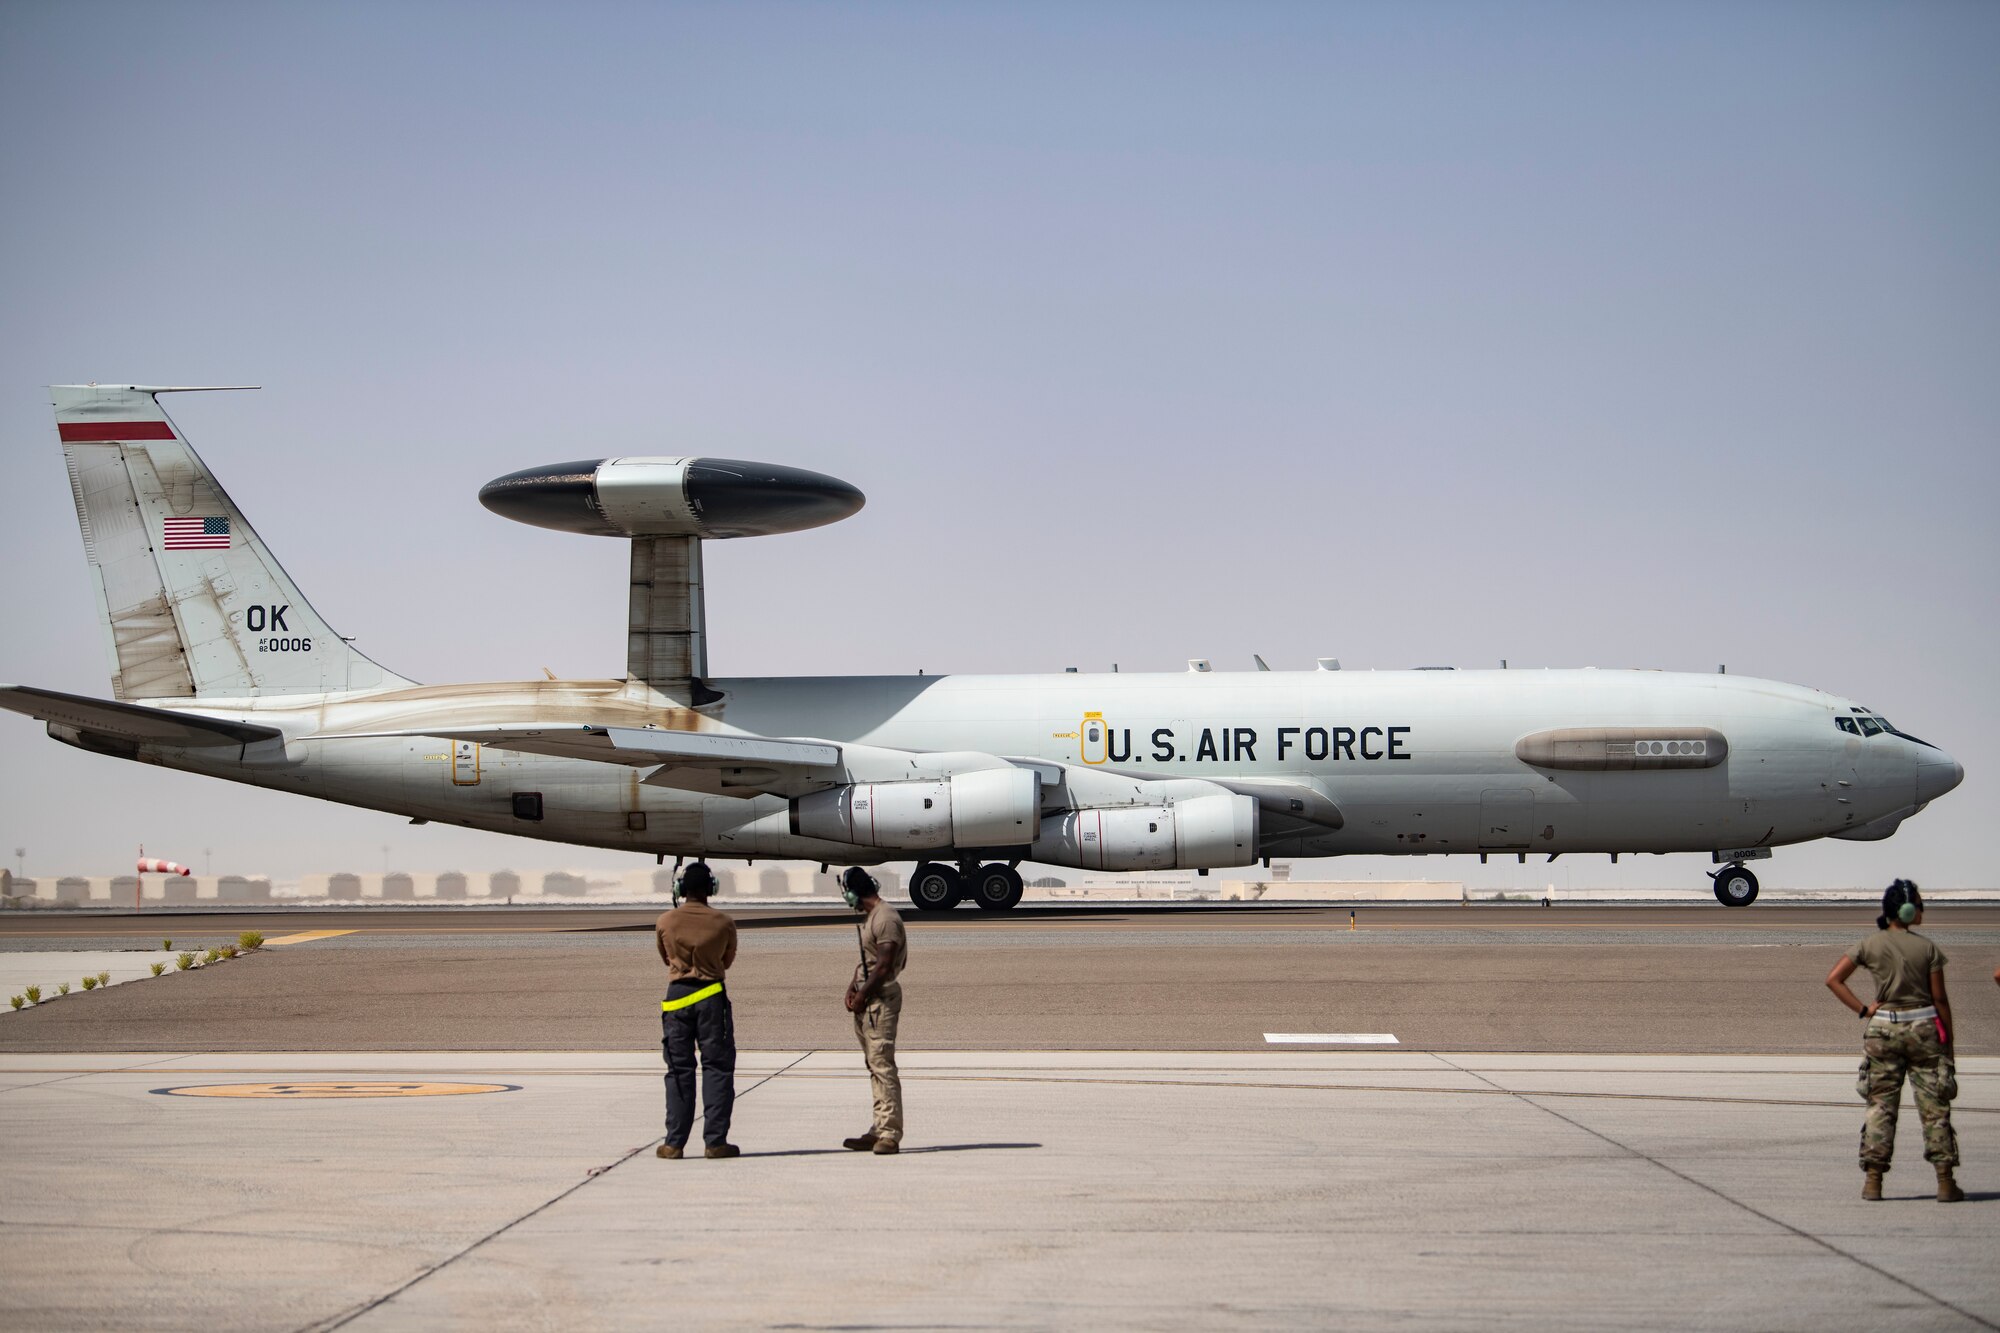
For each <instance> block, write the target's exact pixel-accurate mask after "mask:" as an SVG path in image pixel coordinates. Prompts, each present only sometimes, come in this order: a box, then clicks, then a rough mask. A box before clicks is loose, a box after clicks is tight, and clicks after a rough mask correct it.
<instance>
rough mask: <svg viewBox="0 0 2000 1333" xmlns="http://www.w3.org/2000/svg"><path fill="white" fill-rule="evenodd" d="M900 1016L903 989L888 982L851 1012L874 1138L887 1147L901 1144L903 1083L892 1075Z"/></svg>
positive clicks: (897, 983) (896, 1076)
mask: <svg viewBox="0 0 2000 1333" xmlns="http://www.w3.org/2000/svg"><path fill="white" fill-rule="evenodd" d="M902 1012H903V986H902V983H901V982H898V981H892V982H890V983H889V984H888V985H886V986H884V987H882V989H881V990H879V991H877V992H876V993H875V998H874V999H872V1000H870V1001H869V1002H868V1003H867V1004H865V1005H863V1006H862V1007H861V1008H859V1009H856V1010H855V1011H854V1038H855V1040H856V1041H858V1042H860V1043H861V1057H862V1059H864V1060H866V1061H867V1062H868V1083H869V1086H870V1087H871V1088H872V1089H873V1091H874V1093H875V1126H874V1134H875V1137H876V1138H878V1139H886V1140H887V1141H889V1142H890V1143H901V1142H902V1141H903V1079H902V1076H901V1075H900V1074H898V1073H897V1072H896V1020H897V1019H898V1018H899V1017H900V1016H901V1015H902Z"/></svg>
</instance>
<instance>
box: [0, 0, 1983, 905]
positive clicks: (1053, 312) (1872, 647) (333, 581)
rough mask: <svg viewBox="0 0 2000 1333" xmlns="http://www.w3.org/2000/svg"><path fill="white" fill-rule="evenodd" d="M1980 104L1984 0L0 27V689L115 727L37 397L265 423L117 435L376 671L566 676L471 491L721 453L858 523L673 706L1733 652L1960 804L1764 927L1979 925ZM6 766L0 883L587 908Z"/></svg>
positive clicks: (1417, 865) (568, 612) (294, 831)
mask: <svg viewBox="0 0 2000 1333" xmlns="http://www.w3.org/2000/svg"><path fill="white" fill-rule="evenodd" d="M1996 68H2000V7H1996V6H1994V5H1992V4H1921V3H1917V4H1899V5H1887V4H1842V3H1812V4H1803V3H1801V4H1696V3H1686V4H1670V5H1666V4H1663V5H1657V6H1651V7H1648V6H1644V5H1637V4H1622V5H1599V4H1576V5H1529V4H1518V3H1509V4H1491V5H1468V4H1449V3H1431V4H1416V5H1412V4H1391V3H1382V4H1348V5H1342V4H1304V5H1280V4H1227V5H1225V4H1216V5H1165V4H1134V5H1101V4H1065V5H1053V4H1029V5H1017V6H1010V7H1002V6H998V5H982V6H949V5H925V6H919V5H907V6H905V5H891V6H875V5H821V4H812V5H796V6H793V5H755V4H739V5H729V6H720V5H717V6H705V5H658V4H648V5H629V6H628V5H609V4H601V5H590V4H570V5H564V6H561V7H558V6H555V5H500V4H492V3H482V4H476V5H473V4H467V5H453V4H421V3H418V4H393V5H391V4H365V3H362V4H342V5H283V4H170V3H146V4H136V5H114V4H90V3H61V4H54V3H44V4H38V3H31V2H28V0H12V3H9V4H7V5H5V6H0V173H4V175H0V184H4V196H5V198H6V200H7V205H6V209H5V212H4V214H0V217H3V218H4V221H0V227H4V232H3V233H0V235H4V243H0V368H4V373H0V493H4V495H5V496H6V497H7V509H8V522H7V523H6V525H5V527H4V529H0V571H4V572H0V597H3V598H4V613H5V614H4V619H0V625H4V631H0V632H4V639H0V643H4V646H0V679H4V680H10V681H16V682H23V683H32V684H39V685H44V686H50V687H54V688H58V689H66V690H73V691H77V692H81V693H92V694H103V693H106V692H107V691H108V684H107V670H108V669H107V666H106V664H105V662H104V661H103V660H102V657H101V654H100V649H99V637H98V631H97V629H96V625H95V613H94V609H93V604H92V600H91V595H90V592H89V584H88V578H87V574H86V568H85V565H84V562H83V556H82V549H81V542H80V540H79V538H78V536H77V532H76V524H75V516H74V512H73V510H72V507H71V505H70V503H69V497H68V489H67V484H66V481H65V479H64V474H63V465H62V455H61V451H60V448H59V447H58V445H57V443H56V439H55V432H54V430H53V428H52V425H51V417H50V413H49V410H48V406H47V400H46V395H45V393H44V392H43V389H42V387H41V386H43V385H45V384H48V383H50V382H66V381H78V380H104V381H127V382H129V381H134V380H136V381H140V382H150V383H217V382H220V383H245V382H248V383H261V384H263V385H265V386H266V387H265V389H264V390H263V391H262V392H261V393H256V394H234V395H216V396H189V397H184V398H181V399H178V400H176V401H174V403H173V404H172V407H173V410H174V413H175V416H176V418H177V419H178V420H179V421H180V423H181V424H182V425H183V427H185V428H186V429H187V431H188V433H189V434H190V436H191V437H192V439H193V440H194V441H195V443H196V445H197V447H198V448H200V449H201V451H202V453H203V454H204V456H205V457H206V458H207V459H208V461H209V463H210V464H211V465H212V466H213V467H214V468H215V469H216V470H217V472H218V473H219V474H220V476H221V477H222V478H223V480H224V482H225V483H226V484H227V485H228V486H229V488H230V490H231V492H232V493H233V494H234V496H235V498H236V499H237V500H238V502H239V503H241V504H242V505H243V507H244V508H245V509H246V510H247V511H248V512H249V513H250V515H251V516H252V518H253V519H254V520H255V521H256V523H257V524H258V527H259V529H260V530H261V532H262V533H263V535H264V537H265V538H266V540H267V541H269V542H270V544H271V545H272V547H273V548H274V549H275V550H276V552H277V553H278V554H279V556H280V557H281V558H283V559H284V560H285V562H286V564H287V566H288V567H289V569H290V570H291V572H292V574H293V576H294V577H295V578H296V579H297V581H298V582H299V583H300V585H301V586H302V588H303V589H304V590H305V592H306V593H307V595H308V596H310V597H311V598H312V599H313V601H314V602H315V603H316V604H317V605H318V607H319V609H320V610H321V611H322V612H323V613H325V614H326V616H327V617H328V618H329V619H330V620H331V621H332V622H333V623H334V624H335V625H336V626H337V627H339V628H340V629H341V630H342V632H344V633H348V634H353V635H356V636H358V637H359V641H360V643H361V645H362V646H363V647H364V648H365V649H366V650H367V651H368V652H370V653H371V654H373V655H374V656H376V657H378V658H379V659H380V660H382V661H383V662H385V663H387V664H388V665H390V666H391V667H393V668H395V669H397V670H399V671H401V672H403V673H405V674H408V675H411V676H414V677H416V678H418V679H422V680H426V681H435V682H443V681H451V680H468V679H498V678H512V677H522V676H531V675H535V674H538V673H539V670H540V668H542V667H543V666H548V667H550V668H552V669H554V670H555V671H556V672H558V673H559V674H565V675H606V674H616V673H618V672H619V671H620V670H621V669H622V665H623V638H624V597H625V590H624V583H623V570H624V559H625V552H624V549H623V546H622V544H621V543H617V542H612V541H602V540H591V539H585V538H579V537H567V536H562V535H559V534H554V533H547V532H542V531H538V530H535V529H530V528H524V527H520V526H518V525H515V524H510V523H507V522H505V521H504V520H501V519H498V518H496V517H494V516H492V515H490V514H488V513H487V512H486V511H485V510H483V509H482V508H480V507H479V505H478V504H477V502H476V500H475V498H474V497H475V493H476V491H477V490H478V488H479V486H480V485H481V484H482V483H483V482H485V481H487V480H488V479H490V478H492V477H494V476H497V475H499V474H501V473H503V472H507V471H511V470H513V469H515V468H519V467H524V466H529V465H532V464H536V463H543V462H553V461H558V460H564V459H570V458H578V457H596V456H601V455H607V454H635V453H684V452H685V453H714V454H722V455H735V456H740V457H752V458H766V459H771V460H773V461H779V462H786V463H792V464H797V465H801V466H805V467H809V468H816V469H819V470H822V471H827V472H831V473H834V474H836V475H838V476H841V477H845V478H847V479H848V480H851V481H853V482H854V483H856V484H857V485H859V486H860V487H861V488H862V489H863V490H865V491H866V492H867V493H868V497H869V504H868V507H867V508H866V509H865V510H864V511H863V512H862V513H861V514H860V515H859V516H858V517H856V518H855V519H853V520H850V521H849V522H847V523H844V524H840V525H837V526H835V527H832V528H827V529H822V530H820V531H818V532H814V533H810V534H803V535H798V536H792V537H783V538H774V539H769V540H766V541H758V542H733V543H727V544H721V545H718V546H715V547H712V548H711V551H710V556H709V575H710V597H709V606H710V629H711V632H712V650H711V661H712V664H713V667H714V669H715V670H716V671H717V672H718V673H721V674H766V673H768V674H795V673H811V672H871V671H882V672H903V671H911V670H915V669H916V668H918V667H923V668H925V669H927V670H930V671H933V672H939V671H988V670H991V671H1033V670H1050V669H1060V668H1061V667H1064V666H1070V665H1075V666H1080V667H1083V668H1084V669H1086V670H1089V669H1099V668H1108V667H1109V665H1110V663H1112V662H1114V661H1116V662H1118V663H1120V664H1122V665H1123V666H1124V668H1125V669H1127V670H1132V669H1147V668H1157V669H1176V668H1179V667H1180V666H1181V665H1182V664H1183V662H1184V660H1185V659H1186V658H1188V657H1191V656H1206V657H1211V658H1213V659H1215V660H1216V663H1217V665H1218V666H1219V667H1226V668H1233V667H1238V666H1245V667H1247V666H1248V665H1249V664H1250V654H1251V653H1252V652H1260V653H1262V654H1263V655H1264V656H1265V657H1266V658H1267V659H1268V660H1269V661H1270V662H1271V663H1272V664H1273V665H1274V666H1309V665H1310V664H1311V660H1312V658H1313V657H1315V656H1318V655H1334V656H1338V657H1340V658H1342V659H1343V661H1344V662H1345V663H1346V664H1347V665H1348V666H1349V667H1350V668H1354V667H1361V668H1365V667H1369V666H1380V667H1403V666H1410V665H1418V664H1436V663H1456V664H1460V665H1465V666H1480V665H1492V664H1496V663H1497V661H1498V660H1499V659H1500V658H1502V657H1505V658H1508V659H1510V661H1511V662H1512V664H1513V665H1515V666H1535V665H1544V664H1554V665H1581V664H1591V663H1594V664H1599V665H1607V666H1610V665H1642V666H1660V667H1670V668H1686V669H1696V670H1713V669H1714V667H1715V665H1716V664H1717V663H1718V662H1727V663H1728V664H1729V668H1730V670H1731V671H1732V672H1742V673H1746V674H1757V675H1765V676H1773V677H1777V678H1780V679H1784V680H1792V681H1798V682H1801V683H1805V684H1811V685H1819V686H1823V687H1825V688H1827V689H1830V690H1834V691H1837V692H1840V693H1845V694H1850V695H1853V696H1856V697H1858V698H1860V699H1862V700H1864V701H1865V702H1867V703H1869V704H1870V705H1872V706H1874V707H1877V708H1880V709H1882V710H1883V711H1885V712H1887V713H1888V714H1889V716H1890V717H1891V718H1893V719H1894V720H1895V721H1896V722H1897V723H1898V724H1899V725H1901V726H1903V727H1905V728H1906V729H1908V730H1911V731H1914V732H1915V733H1917V734H1918V735H1922V736H1927V737H1930V738H1932V739H1934V740H1936V741H1938V742H1939V743H1941V744H1943V745H1944V746H1945V747H1946V748H1948V749H1950V750H1951V751H1953V752H1954V753H1955V754H1956V755H1958V757H1959V758H1960V759H1961V760H1962V761H1963V762H1964V763H1965V765H1966V767H1967V770H1968V777H1967V779H1966V782H1965V785H1964V786H1963V787H1962V788H1961V789H1960V790H1959V791H1958V792H1956V793H1954V794H1953V795H1952V796H1950V797H1949V798H1947V799H1945V800H1943V801H1940V802H1939V803H1938V804H1937V805H1936V806H1935V807H1934V808H1933V809H1932V810H1930V811H1928V812H1926V813H1925V814H1924V815H1922V816H1920V817H1919V818H1917V819H1915V820H1913V821H1912V822H1910V823H1909V824H1908V825H1906V826H1905V827H1904V829H1903V831H1902V832H1901V833H1900V834H1899V835H1898V836H1897V837H1896V838H1894V839H1893V840H1891V841H1889V842H1887V843H1882V844H1875V845H1862V844H1848V843H1822V844H1819V845H1817V846H1814V847H1808V848H1803V849H1796V850H1788V851H1781V852H1780V853H1779V854H1778V857H1777V859H1776V860H1775V861H1774V862H1772V863H1771V869H1770V872H1769V873H1768V874H1767V875H1766V877H1765V878H1766V882H1767V883H1768V884H1772V885H1779V884H1797V885H1812V884H1848V883H1868V882H1875V881H1880V880H1884V879H1885V878H1886V877H1888V876H1889V875H1890V874H1892V873H1903V874H1911V875H1914V876H1915V877H1916V878H1918V879H1919V880H1922V881H1924V882H1926V883H1929V884H1932V885H1952V884H1976V885H1992V884H1995V883H2000V873H1996V868H1995V865H1994V856H1993V853H1992V850H1991V843H1990V840H1989V839H1988V838H1987V837H1986V836H1985V834H1986V833H1987V831H1988V829H1989V827H1990V825H1991V823H1992V821H1993V819H1994V814H1995V812H1994V809H1993V793H1994V792H1995V791H1996V789H2000V788H1996V781H2000V779H1996V778H1995V776H1994V775H1995V773H1996V772H2000V703H1996V689H1995V685H1994V682H1993V675H1994V666H1993V664H1994V661H1995V659H1996V649H1997V648H2000V643H1996V638H2000V636H1996V632H1995V614H1994V613H1995V604H1996V598H1995V592H1994V585H1995V576H1996V574H2000V537H1996V524H1995V519H1994V508H1995V505H1996V502H2000V462H1996V446H2000V438H1996V437H2000V134H1996V132H1995V130H1996V126H2000V79H1996V78H1995V76H1994V71H1995V69H1996ZM0 756H4V762H0V855H5V854H6V853H8V852H11V850H12V848H13V847H14V846H16V845H21V844H25V845H26V846H27V847H28V848H29V856H28V868H29V870H30V872H31V873H32V872H35V871H37V870H40V871H42V872H51V871H58V870H60V871H69V870H81V871H97V872H100V873H104V872H108V871H110V870H112V869H116V868H119V867H120V866H121V865H122V863H123V862H124V861H125V860H126V858H127V857H128V855H129V853H130V846H131V844H133V843H135V842H137V841H139V840H141V839H143V840H144V841H146V843H147V844H148V846H149V847H154V848H158V849H159V850H161V851H163V852H169V854H172V852H179V853H181V854H183V855H186V856H193V855H195V854H196V853H197V851H198V849H199V848H201V847H203V846H212V847H214V848H215V856H214V860H215V867H216V870H217V872H218V873H220V872H223V871H225V870H227V871H237V872H244V873H263V872H269V873H274V874H278V875H281V876H283V875H289V874H294V873H297V872H299V871H303V870H308V869H335V868H339V867H341V866H343V865H352V866H354V867H355V868H360V869H378V868H380V859H381V855H380V852H379V850H378V849H379V847H380V845H381V844H383V843H389V844H391V845H392V847H393V852H392V857H393V859H394V860H395V862H396V863H397V864H398V865H399V866H401V867H404V868H409V869H427V868H428V869H436V868H444V867H449V866H458V867H461V868H464V869H491V868H495V867H498V866H502V865H510V864H511V865H513V866H516V867H543V866H555V865H564V864H568V865H578V866H580V865H613V864H629V863H630V861H631V858H629V857H621V856H617V855H615V854H611V853H598V852H589V851H583V850H571V849H564V848H558V847H543V846H537V845H534V844H530V843H527V842H524V841H522V840H518V839H512V838H506V837H502V836H499V835H483V834H473V833H470V832H466V831H462V830H448V829H441V828H435V827H431V828H423V829H416V828H410V827H408V826H407V825H406V824H404V823H403V822H402V821H401V820H399V819H395V818H392V817H389V816H383V815H375V814H368V813H364V812H359V811H351V810H345V809H342V808H340V807H336V806H329V805H324V804H321V803H318V802H311V801H305V800H301V799H299V798H295V797H288V796H282V795H276V794H267V793H261V792H257V791H254V790H251V789H247V788H237V787H232V786H227V785H223V784H218V783H212V782H208V781H205V780H203V779H198V778H194V777H189V776H184V775H178V774H171V773H164V772H160V771H157V770H153V769H145V768H140V767H136V766H130V765H121V764H119V763H117V762H114V761H111V760H106V759H100V758H94V757H90V756H86V755H84V754H81V753H79V752H76V751H73V750H70V749H67V748H65V747H62V746H59V745H57V744H55V743H54V742H52V741H49V740H47V739H46V738H45V737H43V736H42V735H41V729H40V727H39V726H38V725H37V724H34V723H31V722H28V721H26V720H25V719H19V718H13V717H6V718H0ZM170 849H171V851H170ZM6 859H7V860H8V861H9V863H10V864H11V862H12V857H11V856H7V857H6ZM1702 869H1703V866H1702V865H1701V864H1699V863H1698V862H1697V860H1696V859H1695V858H1685V857H1676V858H1666V859H1653V858H1647V859H1646V860H1644V861H1641V862H1639V863H1637V864H1636V865H1635V864H1634V863H1632V862H1630V861H1628V862H1626V863H1625V864H1623V865H1621V866H1620V867H1618V868H1617V869H1616V870H1615V871H1614V870H1612V869H1610V868H1609V867H1606V866H1604V864H1603V863H1602V861H1598V862H1595V863H1588V862H1585V863H1579V865H1578V866H1576V867H1574V868H1573V867H1572V865H1571V862H1570V861H1569V860H1567V859H1566V860H1565V861H1563V862H1559V863H1558V864H1557V865H1556V866H1554V867H1546V868H1545V867H1540V866H1538V865H1530V866H1528V867H1526V868H1517V867H1514V866H1512V865H1507V866H1493V867H1490V868H1488V869H1487V870H1486V871H1484V872H1481V871H1480V870H1479V868H1478V867H1477V866H1476V864H1474V863H1472V862H1471V861H1469V860H1466V859H1462V858H1461V859H1453V860H1449V861H1445V860H1437V859H1432V860H1428V861H1421V862H1405V863H1399V864H1397V865H1385V864H1383V863H1380V862H1369V861H1362V860H1356V861H1352V862H1349V863H1347V864H1346V865H1344V866H1341V867H1339V868H1337V869H1335V870H1334V871H1333V873H1336V874H1340V875H1343V876H1344V875H1350V874H1363V873H1376V874H1381V873H1417V874H1423V875H1429V876H1432V877H1446V878H1458V877H1461V876H1466V877H1473V878H1475V879H1476V881H1477V882H1481V883H1495V884H1497V883H1512V882H1521V883H1541V882H1545V881H1546V879H1548V878H1549V877H1550V875H1551V873H1552V872H1553V874H1554V876H1555V878H1556V879H1557V882H1558V883H1561V882H1563V877H1564V875H1565V873H1567V874H1569V875H1573V876H1579V877H1584V878H1582V879H1578V880H1577V881H1576V882H1579V883H1581V882H1584V879H1594V880H1600V881H1602V882H1606V883H1656V884H1657V883H1679V884H1697V885H1698V884H1699V883H1700V882H1701V880H1700V878H1699V876H1700V874H1701V871H1702ZM1302 873H1304V872H1302Z"/></svg>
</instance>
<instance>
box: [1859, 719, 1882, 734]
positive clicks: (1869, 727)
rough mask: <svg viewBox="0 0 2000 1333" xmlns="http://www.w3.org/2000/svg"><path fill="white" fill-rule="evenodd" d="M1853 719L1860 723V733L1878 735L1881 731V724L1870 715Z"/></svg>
mask: <svg viewBox="0 0 2000 1333" xmlns="http://www.w3.org/2000/svg"><path fill="white" fill-rule="evenodd" d="M1855 720H1856V721H1858V722H1859V723H1860V724H1861V734H1862V735H1864V736H1880V735H1881V734H1882V732H1883V726H1882V724H1881V723H1880V722H1878V721H1876V720H1875V719H1874V718H1872V717H1863V718H1856V719H1855Z"/></svg>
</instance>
